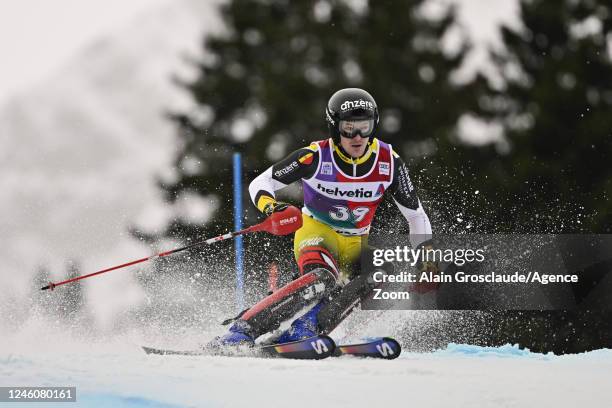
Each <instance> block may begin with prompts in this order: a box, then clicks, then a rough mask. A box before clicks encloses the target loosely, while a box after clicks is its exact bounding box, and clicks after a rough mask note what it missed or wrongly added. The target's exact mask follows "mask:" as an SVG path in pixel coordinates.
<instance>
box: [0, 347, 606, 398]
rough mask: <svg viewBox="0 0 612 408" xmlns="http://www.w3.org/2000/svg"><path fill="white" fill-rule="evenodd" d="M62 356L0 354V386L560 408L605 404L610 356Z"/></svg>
mask: <svg viewBox="0 0 612 408" xmlns="http://www.w3.org/2000/svg"><path fill="white" fill-rule="evenodd" d="M56 348H57V346H56ZM62 348H63V349H62V350H57V349H55V350H50V351H47V350H39V351H37V352H33V351H31V350H30V351H27V352H21V351H17V352H8V353H7V351H6V349H3V352H2V353H1V354H0V386H9V385H11V386H14V385H20V386H24V385H30V386H53V385H56V386H68V385H70V386H76V387H77V404H75V405H72V404H71V405H70V406H83V407H107V406H125V407H175V406H181V407H182V406H190V407H240V406H249V407H260V406H266V407H268V406H272V407H276V406H278V407H282V406H291V407H309V408H312V407H313V406H324V407H328V406H330V407H345V406H346V407H352V408H356V407H377V406H385V407H387V406H406V407H410V406H413V407H419V408H422V407H445V408H448V407H476V406H478V407H532V406H533V407H536V406H537V407H550V406H554V407H556V408H559V407H576V406H589V407H605V406H610V401H612V390H611V389H610V387H609V381H610V372H612V350H598V351H594V352H590V353H584V354H580V355H569V356H554V355H552V354H548V355H542V354H535V353H531V352H529V351H525V350H519V349H518V347H516V346H510V345H506V346H504V347H499V348H482V347H476V346H467V345H458V344H449V345H448V347H447V348H446V349H444V350H440V351H436V352H433V353H404V354H402V356H400V357H399V358H398V359H396V360H392V361H385V360H371V359H357V358H352V357H342V358H331V359H327V360H323V361H296V360H284V359H258V358H246V357H207V356H188V357H186V356H148V355H145V354H144V353H143V352H141V350H140V349H139V346H138V345H137V344H130V343H129V342H127V341H121V340H116V341H114V342H107V343H103V342H100V343H99V344H89V345H86V344H64V345H63V346H62ZM0 405H1V404H0ZM44 406H45V407H51V406H54V404H48V403H45V404H44ZM56 406H66V404H64V405H62V404H57V405H56Z"/></svg>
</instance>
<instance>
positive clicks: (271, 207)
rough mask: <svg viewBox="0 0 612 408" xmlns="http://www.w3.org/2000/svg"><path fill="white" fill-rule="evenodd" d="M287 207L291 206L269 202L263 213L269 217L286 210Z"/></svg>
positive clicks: (280, 202) (278, 202)
mask: <svg viewBox="0 0 612 408" xmlns="http://www.w3.org/2000/svg"><path fill="white" fill-rule="evenodd" d="M289 206H291V204H288V203H283V202H282V201H273V202H269V203H268V204H266V206H265V207H264V210H263V212H264V214H266V216H267V217H269V216H270V215H272V214H273V213H275V212H279V211H283V210H285V209H287V208H288V207H289Z"/></svg>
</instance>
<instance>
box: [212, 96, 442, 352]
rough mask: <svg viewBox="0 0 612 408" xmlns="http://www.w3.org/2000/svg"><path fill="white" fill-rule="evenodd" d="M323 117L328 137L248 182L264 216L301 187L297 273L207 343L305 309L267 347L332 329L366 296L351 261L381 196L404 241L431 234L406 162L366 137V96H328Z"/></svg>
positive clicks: (239, 336) (369, 116)
mask: <svg viewBox="0 0 612 408" xmlns="http://www.w3.org/2000/svg"><path fill="white" fill-rule="evenodd" d="M325 117H326V122H327V126H328V128H329V132H330V138H329V139H326V140H320V141H317V142H313V143H312V144H310V146H308V147H305V148H302V149H299V150H297V151H295V152H293V153H291V154H290V155H289V156H287V157H286V158H285V159H283V160H281V161H280V162H278V163H276V164H274V165H273V166H271V167H269V168H268V169H267V170H266V171H264V172H263V173H262V174H260V175H259V176H258V177H256V178H255V179H254V180H253V181H252V182H251V184H250V185H249V193H250V196H251V199H252V201H253V203H254V204H255V205H256V206H257V208H258V209H259V210H260V211H262V212H263V213H264V214H266V215H268V216H269V215H270V214H272V213H276V212H279V211H283V210H285V209H286V208H288V207H289V205H290V204H287V203H283V202H279V201H277V200H276V199H275V191H277V190H280V189H282V188H284V187H286V186H287V185H289V184H291V183H294V182H296V181H298V180H301V181H302V185H303V190H304V206H303V207H302V218H303V225H302V227H301V228H300V229H299V230H298V231H296V233H295V237H294V255H295V259H296V261H297V264H298V268H299V276H298V277H297V279H295V280H293V281H292V282H290V283H289V284H287V285H285V286H284V287H282V288H280V289H279V290H277V291H276V292H274V293H272V294H270V295H269V296H267V297H266V298H264V299H263V300H261V301H260V302H259V303H257V304H255V305H254V306H252V307H251V308H249V309H247V310H245V311H243V312H242V313H241V314H240V315H238V316H237V317H236V318H235V321H234V324H233V325H232V326H231V327H230V329H229V332H228V333H227V334H225V335H224V336H221V337H218V338H216V339H215V340H214V341H213V342H212V343H211V345H212V346H227V345H239V344H245V343H246V344H249V345H253V344H254V342H255V339H257V337H259V336H261V335H263V334H266V333H269V332H271V331H273V330H275V329H277V328H278V326H279V325H280V323H282V322H283V321H286V320H288V319H290V318H291V317H293V316H296V315H298V312H300V311H303V310H304V309H306V308H307V307H309V309H307V312H306V313H305V314H302V315H301V316H300V317H298V318H297V319H295V320H294V321H293V322H292V323H291V326H290V327H289V329H287V330H285V331H284V332H282V333H281V334H280V336H278V337H277V338H276V340H275V341H276V342H278V343H285V342H290V341H296V340H300V339H304V338H307V337H311V336H314V335H316V334H320V333H329V332H331V331H332V330H333V329H334V328H335V327H336V326H337V325H338V324H340V322H341V321H342V320H343V319H344V318H345V317H346V316H347V315H348V314H349V313H350V312H351V311H352V310H353V309H354V308H355V306H356V305H357V304H358V303H359V299H360V298H362V297H363V296H364V295H366V294H367V293H368V292H369V291H370V290H371V287H370V286H369V284H370V283H371V281H370V282H368V281H367V279H366V276H367V275H366V274H365V273H364V272H363V271H360V268H359V259H360V255H361V253H362V251H364V250H368V247H367V239H368V232H369V229H370V225H371V223H372V220H373V218H374V214H375V211H376V208H377V206H378V205H379V204H380V202H381V201H382V200H383V195H384V194H390V195H391V197H392V198H393V199H394V201H395V203H396V204H397V206H398V207H399V210H400V211H401V213H402V214H403V216H404V217H405V218H406V220H407V221H408V223H409V226H410V234H411V241H412V240H413V239H415V240H416V239H421V241H424V240H425V238H424V237H426V236H429V235H430V234H431V225H430V222H429V218H428V217H427V214H426V213H425V211H424V210H423V207H422V205H421V203H420V201H419V199H418V197H417V194H416V190H415V188H414V185H413V184H412V182H411V180H410V177H409V175H408V169H407V167H406V165H405V164H404V162H403V161H402V159H401V158H400V157H399V156H398V155H397V153H396V152H395V151H393V149H392V148H391V146H390V145H388V144H386V143H384V142H382V141H381V140H379V139H377V138H375V137H374V136H375V135H376V131H377V130H378V123H379V114H378V108H377V105H376V102H375V101H374V98H373V97H372V96H371V95H370V94H369V93H368V92H366V91H364V90H362V89H358V88H347V89H341V90H339V91H337V92H336V93H334V94H333V95H332V97H331V98H330V99H329V102H328V104H327V108H326V111H325ZM417 237H418V238H417ZM412 244H413V245H419V244H422V242H412ZM426 267H428V268H432V266H431V265H426Z"/></svg>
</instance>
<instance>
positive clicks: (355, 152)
mask: <svg viewBox="0 0 612 408" xmlns="http://www.w3.org/2000/svg"><path fill="white" fill-rule="evenodd" d="M369 139H370V138H369V137H361V135H356V136H355V137H353V138H352V139H349V138H348V137H344V136H340V146H342V148H343V149H344V151H345V152H347V153H348V154H349V155H350V156H351V157H352V158H354V159H356V158H358V157H361V156H363V155H364V153H365V151H366V148H367V147H368V140H369Z"/></svg>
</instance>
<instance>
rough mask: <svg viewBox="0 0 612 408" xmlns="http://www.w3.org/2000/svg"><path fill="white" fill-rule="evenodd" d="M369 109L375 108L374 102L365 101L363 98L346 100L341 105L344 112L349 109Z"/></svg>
mask: <svg viewBox="0 0 612 408" xmlns="http://www.w3.org/2000/svg"><path fill="white" fill-rule="evenodd" d="M358 108H363V109H369V110H374V104H373V103H372V102H370V101H364V100H363V99H357V100H354V101H345V102H344V103H343V104H342V105H340V109H341V110H342V111H343V112H344V111H347V110H349V109H358Z"/></svg>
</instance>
